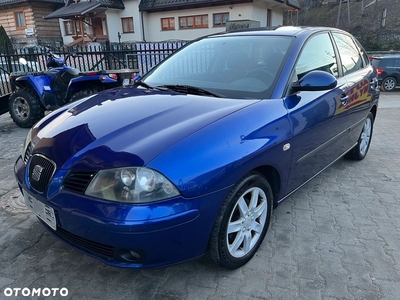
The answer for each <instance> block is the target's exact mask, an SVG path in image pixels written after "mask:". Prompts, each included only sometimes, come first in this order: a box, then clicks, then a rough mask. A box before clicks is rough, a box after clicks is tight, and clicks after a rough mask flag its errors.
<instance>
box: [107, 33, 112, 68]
mask: <svg viewBox="0 0 400 300" xmlns="http://www.w3.org/2000/svg"><path fill="white" fill-rule="evenodd" d="M110 52H111V46H110V41H109V40H107V41H106V62H107V70H111V69H112V67H111V56H110Z"/></svg>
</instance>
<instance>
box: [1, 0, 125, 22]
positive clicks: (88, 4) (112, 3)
mask: <svg viewBox="0 0 400 300" xmlns="http://www.w3.org/2000/svg"><path fill="white" fill-rule="evenodd" d="M0 1H1V0H0ZM107 8H120V9H124V8H125V6H124V4H123V3H122V1H121V0H100V1H93V2H92V1H81V2H73V3H70V4H68V5H66V6H64V7H62V8H60V9H58V10H56V11H53V12H52V13H51V14H48V15H47V16H44V17H43V19H59V18H62V19H72V18H76V17H80V16H83V15H86V14H88V13H95V14H97V13H100V12H102V11H105V10H106V9H107Z"/></svg>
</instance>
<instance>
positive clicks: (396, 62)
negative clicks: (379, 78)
mask: <svg viewBox="0 0 400 300" xmlns="http://www.w3.org/2000/svg"><path fill="white" fill-rule="evenodd" d="M386 66H387V67H388V68H400V58H391V59H386Z"/></svg>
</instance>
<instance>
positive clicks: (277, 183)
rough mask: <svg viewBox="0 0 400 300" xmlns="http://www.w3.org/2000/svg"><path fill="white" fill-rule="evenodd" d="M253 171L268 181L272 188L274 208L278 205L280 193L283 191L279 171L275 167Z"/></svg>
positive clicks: (264, 167)
mask: <svg viewBox="0 0 400 300" xmlns="http://www.w3.org/2000/svg"><path fill="white" fill-rule="evenodd" d="M253 171H256V172H259V173H261V174H262V175H263V176H264V177H265V178H266V179H267V181H268V183H269V184H270V186H271V188H272V194H273V197H274V199H273V206H274V208H275V207H276V206H277V205H278V199H279V193H280V190H281V176H280V175H279V172H278V170H277V169H275V168H274V167H273V166H269V165H264V166H259V167H257V168H255V169H254V170H253Z"/></svg>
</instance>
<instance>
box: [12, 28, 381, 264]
mask: <svg viewBox="0 0 400 300" xmlns="http://www.w3.org/2000/svg"><path fill="white" fill-rule="evenodd" d="M344 45H345V47H344ZM272 57H273V59H271V58H272ZM378 99H379V89H378V85H377V80H376V71H375V70H374V68H373V67H372V66H371V64H370V61H369V58H368V56H367V55H366V53H365V51H364V50H363V48H362V47H361V46H360V44H359V43H358V42H357V41H356V40H355V39H354V38H353V37H352V36H351V35H349V34H348V33H346V32H344V31H341V30H338V29H329V28H303V27H277V28H268V29H253V30H245V31H239V32H231V33H224V34H219V35H213V36H209V37H204V38H201V39H198V40H196V41H193V42H192V43H189V44H187V45H186V46H185V47H183V48H181V49H180V50H178V51H177V52H176V53H175V54H174V55H171V56H170V57H169V58H167V59H166V60H165V61H164V62H162V63H161V64H160V65H158V66H157V67H155V68H154V69H152V70H151V71H150V72H149V73H148V74H146V76H144V77H143V78H142V79H141V81H139V82H137V84H136V85H134V86H130V87H124V88H120V89H113V90H109V91H104V92H102V93H99V94H98V95H95V96H91V97H88V98H86V99H83V100H80V101H77V102H75V103H72V104H70V105H68V106H66V107H63V108H61V109H59V110H57V111H54V112H53V113H51V114H49V115H48V116H46V117H45V118H44V119H43V120H41V121H40V122H39V123H37V124H36V125H35V126H34V127H33V128H32V130H31V131H30V132H29V134H28V136H27V139H26V142H25V145H24V147H23V152H22V154H21V156H20V158H19V159H18V160H17V162H16V165H15V175H16V179H17V181H18V184H19V187H20V188H21V191H22V193H23V194H24V196H25V198H26V199H29V201H31V202H34V203H35V205H36V206H32V207H36V208H33V209H32V210H33V211H34V212H35V213H36V214H37V215H38V216H39V217H40V218H41V221H42V223H43V224H44V226H45V227H46V228H47V229H49V231H50V232H51V233H53V234H54V235H55V236H56V237H58V238H59V239H61V240H63V241H64V242H66V243H68V244H70V245H72V246H73V247H76V248H77V249H79V250H81V251H83V252H85V253H87V254H88V255H91V256H93V257H96V258H98V259H100V260H101V261H103V262H105V263H107V264H110V265H113V266H120V267H131V268H150V267H159V266H166V265H171V264H175V263H178V262H182V261H185V260H188V259H192V258H195V257H199V256H201V255H203V254H205V253H206V252H209V253H210V254H211V257H212V259H213V260H214V262H215V263H217V264H218V265H220V266H222V267H224V268H227V269H234V268H237V267H240V266H242V265H243V264H245V263H246V262H248V261H249V260H250V259H251V258H252V256H253V255H254V254H255V253H256V251H257V249H258V247H259V246H260V244H261V243H262V241H263V239H264V236H265V234H266V232H267V230H268V226H269V223H270V219H271V211H272V209H273V208H274V207H275V206H277V205H278V204H279V203H280V202H281V201H283V200H284V199H285V198H287V197H288V196H289V195H290V194H291V193H293V192H294V191H296V190H297V189H298V188H300V187H301V186H302V185H303V184H305V183H306V182H308V181H309V180H311V179H312V178H313V177H315V176H316V175H317V174H319V173H320V172H321V171H323V170H324V169H325V168H327V167H328V166H329V165H331V164H332V163H334V162H335V161H336V160H337V159H339V158H341V157H342V156H344V155H345V156H346V157H347V158H350V159H354V160H362V159H363V158H364V157H365V156H366V154H367V152H368V148H369V145H370V142H371V137H372V131H373V123H374V119H375V116H376V114H377V106H378ZM32 199H33V200H32ZM297 201H301V200H297ZM332 201H334V199H333V200H332ZM39 210H40V211H42V210H46V211H48V215H47V216H48V217H41V214H40V211H39ZM46 218H47V219H46ZM52 228H55V229H52Z"/></svg>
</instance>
